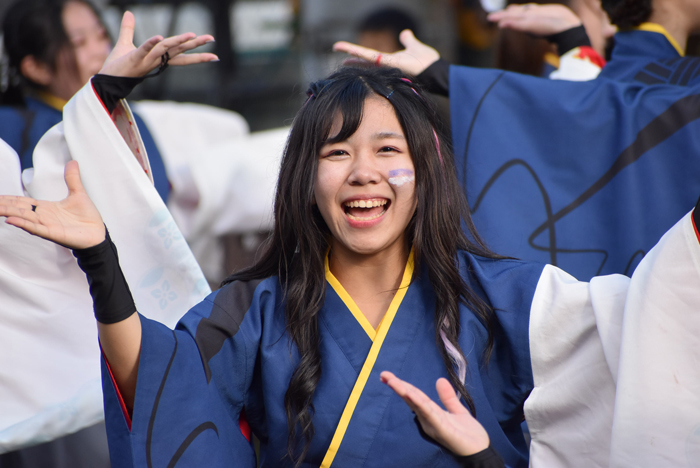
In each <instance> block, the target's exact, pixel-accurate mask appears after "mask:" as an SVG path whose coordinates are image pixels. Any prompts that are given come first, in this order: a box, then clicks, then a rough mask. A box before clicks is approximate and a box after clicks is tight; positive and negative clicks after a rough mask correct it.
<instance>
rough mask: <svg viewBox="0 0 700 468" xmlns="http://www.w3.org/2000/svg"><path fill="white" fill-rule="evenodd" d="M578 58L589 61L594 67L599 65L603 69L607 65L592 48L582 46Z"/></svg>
mask: <svg viewBox="0 0 700 468" xmlns="http://www.w3.org/2000/svg"><path fill="white" fill-rule="evenodd" d="M576 58H580V59H585V60H588V61H589V62H591V63H592V64H593V65H598V66H599V67H600V68H603V67H604V66H605V64H606V63H607V62H606V61H605V59H604V58H603V57H601V56H600V54H598V52H596V51H595V49H594V48H592V47H591V46H580V47H579V48H578V53H577V54H576Z"/></svg>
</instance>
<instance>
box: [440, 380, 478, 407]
mask: <svg viewBox="0 0 700 468" xmlns="http://www.w3.org/2000/svg"><path fill="white" fill-rule="evenodd" d="M435 389H436V390H437V393H438V397H440V401H441V402H442V404H443V405H445V409H446V410H447V411H448V412H450V413H452V414H463V413H467V414H470V415H471V413H469V411H468V410H467V408H465V407H464V405H463V404H462V402H460V401H459V397H457V392H455V389H454V388H453V387H452V384H450V382H449V381H448V380H447V379H445V378H439V379H438V381H437V382H436V383H435Z"/></svg>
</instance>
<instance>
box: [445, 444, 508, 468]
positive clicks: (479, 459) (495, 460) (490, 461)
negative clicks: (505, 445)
mask: <svg viewBox="0 0 700 468" xmlns="http://www.w3.org/2000/svg"><path fill="white" fill-rule="evenodd" d="M455 458H456V459H457V462H458V463H459V466H461V467H464V468H505V464H504V463H503V460H502V459H501V457H500V456H499V455H498V452H496V450H495V449H494V448H493V447H491V446H490V445H489V446H488V448H485V449H484V450H482V451H481V452H478V453H475V454H474V455H467V456H465V457H455Z"/></svg>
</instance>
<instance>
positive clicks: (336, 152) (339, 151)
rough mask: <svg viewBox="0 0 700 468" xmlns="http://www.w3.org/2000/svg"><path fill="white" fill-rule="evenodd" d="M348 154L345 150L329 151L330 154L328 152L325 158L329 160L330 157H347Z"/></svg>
mask: <svg viewBox="0 0 700 468" xmlns="http://www.w3.org/2000/svg"><path fill="white" fill-rule="evenodd" d="M346 154H348V153H347V152H346V151H345V150H340V149H339V150H333V151H329V152H327V153H326V154H325V155H324V156H323V157H324V158H329V157H332V156H345V155H346Z"/></svg>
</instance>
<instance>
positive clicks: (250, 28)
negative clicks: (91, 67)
mask: <svg viewBox="0 0 700 468" xmlns="http://www.w3.org/2000/svg"><path fill="white" fill-rule="evenodd" d="M11 3H12V0H0V17H2V16H3V14H4V10H5V9H6V8H7V6H8V5H9V4H11ZM93 3H94V4H95V5H96V6H97V7H98V8H99V9H100V10H101V11H102V12H103V18H104V20H105V23H106V24H107V27H108V29H109V31H110V34H111V36H112V38H113V39H114V38H116V37H117V33H118V28H119V22H120V18H121V15H122V13H123V11H124V10H126V9H129V10H131V11H132V12H134V14H135V15H136V37H135V42H136V44H139V43H141V42H143V41H144V40H145V39H147V38H148V37H150V36H153V35H156V34H162V35H166V36H168V35H172V34H177V33H182V32H189V31H191V32H195V33H197V34H203V33H211V34H213V35H214V36H215V37H216V39H217V42H216V43H214V44H211V45H210V46H209V50H211V51H213V52H215V53H217V54H218V55H219V57H220V58H221V62H220V63H218V64H207V65H199V66H195V67H185V68H171V69H170V70H168V73H166V74H163V75H162V76H160V77H158V78H157V79H154V80H148V81H147V82H145V83H144V84H143V85H141V86H139V87H138V88H137V89H136V91H135V92H134V94H133V95H132V96H131V99H133V100H139V99H154V100H175V101H186V102H196V103H202V104H209V105H213V106H218V107H222V108H225V109H230V110H235V111H236V112H238V113H240V114H241V115H242V116H243V117H244V118H245V119H246V120H247V121H248V124H249V125H250V130H251V131H260V130H265V129H269V128H277V127H280V126H283V125H288V124H289V123H290V122H291V119H292V118H293V116H294V114H295V112H296V111H297V110H298V109H299V106H300V105H301V103H302V102H303V99H304V97H305V96H304V92H305V90H306V86H307V85H308V83H309V82H311V81H314V80H316V79H319V78H321V77H323V76H325V75H327V74H328V73H329V72H331V71H332V70H334V69H335V68H337V67H338V66H339V65H340V64H341V63H342V60H343V58H344V57H343V56H342V54H334V53H332V52H331V46H332V44H333V43H334V42H335V41H338V40H347V41H352V42H357V41H358V39H359V35H360V34H359V28H360V27H361V25H362V24H363V21H364V20H366V18H367V17H368V16H369V15H371V14H372V13H374V12H377V11H380V10H382V9H385V8H387V7H389V8H394V9H396V10H399V11H402V12H404V13H405V14H406V15H408V16H409V17H410V18H411V19H412V21H413V22H414V23H415V25H416V29H417V31H418V33H417V36H418V37H419V39H420V40H422V41H423V42H426V43H428V44H430V45H432V46H433V47H435V48H436V49H437V50H438V51H439V52H440V54H441V55H442V57H443V58H445V59H447V60H448V61H450V62H452V63H456V64H461V65H471V66H480V67H494V66H498V65H499V63H498V48H499V42H501V43H502V42H504V38H501V39H500V40H499V34H498V31H497V29H496V28H495V27H493V26H492V25H490V24H488V22H487V21H486V13H485V12H484V11H483V9H482V8H481V5H480V2H479V0H401V1H377V0H353V1H344V0H199V1H185V0H93ZM504 3H505V2H504ZM508 3H525V2H524V1H522V2H521V1H515V2H508ZM540 3H549V2H547V1H544V2H540ZM556 3H559V2H556ZM562 3H565V2H562ZM507 39H508V42H509V44H508V47H509V48H511V49H512V47H513V44H516V45H517V44H522V47H523V50H522V53H520V52H519V54H520V55H529V54H532V52H533V51H534V52H535V54H538V53H540V52H539V50H540V49H543V47H537V46H536V45H535V41H539V40H537V39H534V38H525V39H527V41H524V40H523V37H518V38H517V39H516V40H512V38H507ZM698 51H700V47H699V41H693V42H691V44H690V46H689V53H691V54H697V53H698ZM505 68H509V67H505ZM518 71H527V70H518Z"/></svg>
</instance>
